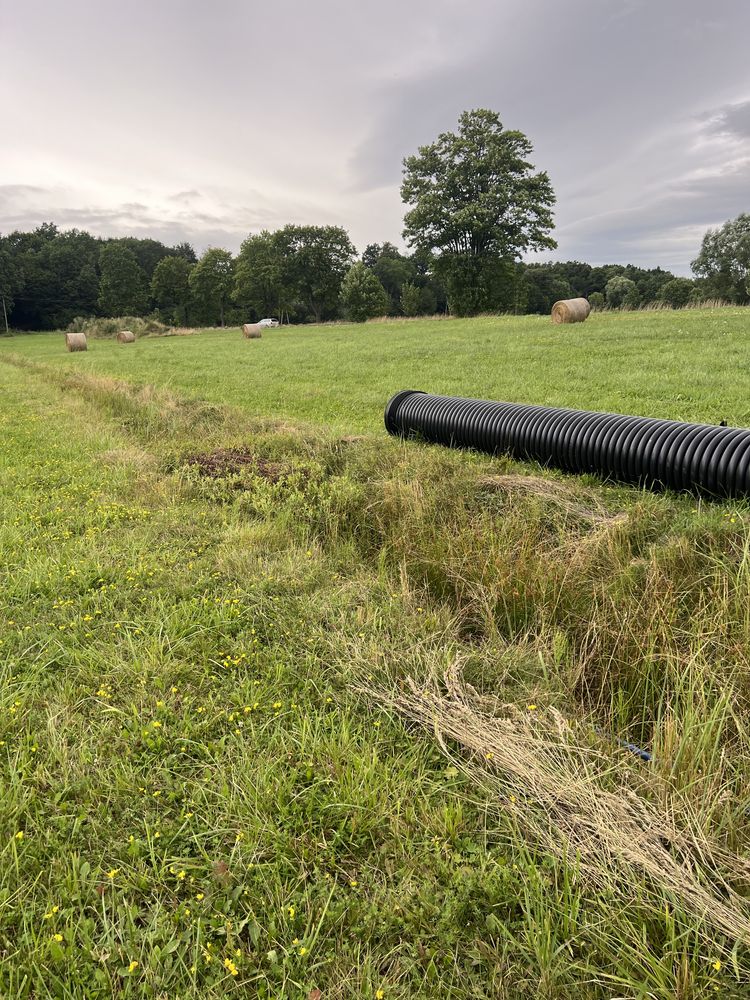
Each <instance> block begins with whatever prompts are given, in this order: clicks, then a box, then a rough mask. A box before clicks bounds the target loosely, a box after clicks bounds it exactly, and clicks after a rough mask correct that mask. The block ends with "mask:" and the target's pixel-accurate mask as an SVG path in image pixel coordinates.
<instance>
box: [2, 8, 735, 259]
mask: <svg viewBox="0 0 750 1000" xmlns="http://www.w3.org/2000/svg"><path fill="white" fill-rule="evenodd" d="M0 39H1V40H2V46H1V51H0V135H2V146H1V147H0V148H1V149H2V153H1V154H0V232H8V231H9V230H11V229H14V228H30V227H32V226H34V225H37V224H38V223H40V222H42V221H46V220H52V221H55V222H57V223H58V224H59V225H60V226H62V227H66V228H67V227H73V226H77V227H79V228H85V229H88V230H90V231H91V232H94V233H98V234H102V235H148V236H154V237H156V238H159V239H162V240H164V241H165V242H167V243H175V242H177V241H180V240H183V239H187V240H190V241H191V242H192V243H193V244H194V245H195V246H196V247H197V248H199V249H202V248H204V247H205V246H208V245H218V246H225V247H227V248H229V249H231V250H236V249H237V248H238V247H239V244H240V242H241V241H242V239H243V238H244V237H245V236H246V235H247V234H248V233H249V232H257V231H259V230H260V229H263V228H275V227H277V226H280V225H283V224H285V223H287V222H299V223H316V224H325V223H331V224H336V225H342V226H345V227H346V228H347V229H348V230H349V232H350V234H351V236H352V239H353V240H354V242H355V244H356V246H357V247H358V249H359V250H360V251H361V250H362V249H363V248H364V246H365V244H367V243H369V242H382V241H383V240H392V241H394V242H398V243H400V242H401V237H400V234H401V228H402V217H403V206H402V204H401V200H400V197H399V184H400V178H401V161H402V158H403V157H404V156H405V155H407V154H409V153H412V152H415V151H416V149H417V147H418V146H419V145H420V144H423V143H426V142H430V141H431V140H432V139H433V138H434V137H435V136H436V135H437V133H438V132H441V131H445V130H450V129H452V128H453V127H454V126H455V123H456V119H457V116H458V114H459V113H460V112H461V111H462V110H464V109H467V108H475V107H488V108H492V109H494V110H496V111H498V112H499V113H500V115H501V118H502V120H503V122H504V124H505V125H506V127H509V128H517V129H521V130H522V131H524V132H526V133H527V135H528V136H529V138H530V139H531V141H532V143H533V145H534V162H535V164H536V166H537V167H538V168H543V169H546V170H547V171H548V172H549V174H550V177H551V180H552V183H553V186H554V188H555V191H556V193H557V210H556V222H557V229H556V237H557V240H558V242H559V249H558V251H556V252H555V254H554V255H552V256H554V257H555V258H557V259H574V258H577V259H581V260H588V261H590V262H592V263H605V262H610V261H619V262H632V263H638V264H643V265H649V266H652V265H656V264H660V265H662V266H664V267H668V268H671V269H672V270H674V271H677V272H679V273H688V271H689V262H690V260H691V258H692V257H694V256H695V253H696V252H697V249H698V246H699V243H700V238H701V236H702V234H703V232H704V231H705V229H706V228H707V227H708V226H712V225H717V224H720V223H721V222H723V221H724V220H726V219H728V218H730V217H734V216H736V215H738V214H739V213H740V212H742V211H750V46H749V43H748V40H750V2H748V0H710V2H709V0H380V2H379V3H377V4H373V3H365V2H363V0H359V2H358V0H263V2H261V0H213V2H212V3H207V2H206V0H128V2H122V0H118V2H113V0H64V2H62V0H23V2H22V3H21V2H19V0H0Z"/></svg>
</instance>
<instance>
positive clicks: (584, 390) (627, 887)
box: [0, 309, 750, 1000]
mask: <svg viewBox="0 0 750 1000" xmlns="http://www.w3.org/2000/svg"><path fill="white" fill-rule="evenodd" d="M749 360H750V310H742V309H725V310H716V311H710V312H709V311H706V312H703V311H697V310H696V311H685V312H676V313H669V312H660V313H656V312H654V313H638V314H622V315H616V314H605V315H596V314H595V315H594V316H592V317H591V319H590V320H589V321H587V323H586V324H585V325H583V326H580V327H570V328H554V327H552V326H551V325H550V324H549V323H548V322H547V321H546V320H542V319H536V318H527V317H524V318H519V319H512V318H484V319H479V320H473V321H459V320H445V321H434V322H433V321H413V322H402V323H385V324H367V325H365V326H363V327H350V326H331V327H318V328H299V329H290V330H275V331H270V332H268V333H267V334H266V335H264V337H263V339H262V340H260V341H244V340H243V339H242V338H241V336H240V334H239V333H238V331H236V330H227V331H208V332H203V333H199V334H196V335H195V336H187V337H168V338H153V339H143V340H139V341H138V342H136V343H135V344H134V345H132V346H122V345H117V344H116V343H114V342H112V341H104V340H92V341H90V343H89V350H88V352H86V353H85V354H83V353H81V354H67V353H66V352H65V350H64V346H63V338H62V335H60V334H49V335H48V334H38V335H28V336H16V337H14V338H8V339H2V340H0V380H1V381H0V386H1V387H2V392H1V393H0V426H1V427H2V440H3V445H4V447H3V449H2V453H1V454H0V477H1V478H0V481H1V482H2V484H3V489H2V492H1V493H0V552H1V553H2V566H1V568H0V573H2V597H1V598H0V600H1V601H2V607H0V669H1V670H2V685H1V686H0V854H1V855H2V864H1V865H0V996H2V997H6V996H7V997H9V998H16V997H18V998H25V997H29V998H31V997H33V998H42V997H43V998H48V997H49V998H52V997H54V998H66V1000H68V998H70V1000H84V998H85V1000H90V998H99V997H101V998H105V997H113V996H114V997H131V998H140V997H154V998H163V1000H166V998H170V1000H171V998H176V997H180V998H218V997H223V996H227V995H228V996H238V997H244V996H247V997H256V996H258V997H268V998H280V997H291V998H308V1000H329V998H350V997H351V998H354V997H365V998H377V1000H381V998H404V1000H406V998H438V997H439V998H451V1000H468V998H507V1000H516V998H528V1000H532V998H539V997H542V998H549V1000H552V998H555V1000H558V998H566V1000H567V998H570V1000H573V998H575V1000H604V998H615V997H623V998H624V997H627V998H631V997H632V998H639V1000H641V998H642V1000H646V998H659V1000H667V998H680V1000H688V998H701V997H706V996H713V995H716V996H721V997H729V998H733V1000H740V998H744V997H747V995H748V990H749V989H750V950H749V947H748V946H749V945H750V898H749V897H750V863H749V862H748V852H749V851H750V791H748V789H749V788H750V784H749V782H748V778H750V765H749V764H748V733H749V732H750V531H749V530H748V529H749V527H750V507H749V506H748V504H747V503H745V502H732V503H713V502H706V501H698V500H696V499H695V498H692V497H686V496H675V495H671V494H662V495H655V494H650V493H644V492H641V491H639V490H636V489H630V488H626V487H618V486H613V485H605V484H601V483H599V482H597V481H596V480H594V479H592V478H590V477H583V478H581V477H571V476H563V475H561V474H559V473H556V472H554V471H552V470H540V469H539V468H535V467H533V466H530V465H523V464H519V463H514V462H511V461H510V460H508V459H505V458H503V457H496V458H492V457H489V456H484V455H474V454H468V453H460V452H454V451H449V450H446V449H439V448H433V447H428V446H424V445H420V444H417V443H410V444H404V443H400V442H397V441H395V440H391V439H389V438H388V437H387V435H386V434H385V432H384V431H383V430H382V410H383V406H384V404H385V402H386V400H387V398H388V397H389V396H390V394H391V393H392V392H393V391H396V390H397V389H400V388H404V387H416V388H424V389H428V390H434V391H445V392H455V393H461V394H465V395H472V396H485V397H491V398H498V399H514V400H524V401H529V402H544V403H554V404H561V405H570V406H576V407H582V408H592V409H593V408H601V409H612V410H616V411H621V412H633V413H643V414H648V415H654V416H670V417H678V418H684V419H691V420H705V421H708V422H716V421H718V420H719V419H721V418H725V419H727V420H728V421H729V423H731V424H741V425H745V426H748V425H750V402H749V401H748V396H747V391H746V384H747V382H746V378H745V370H746V368H747V364H748V361H749ZM621 741H632V742H633V743H636V744H638V745H639V746H641V747H647V748H648V749H649V750H651V751H652V752H653V760H652V761H651V762H650V763H646V762H644V761H642V760H640V759H639V758H638V757H636V756H635V755H634V754H632V753H631V752H629V751H628V750H626V749H624V748H623V747H622V746H621Z"/></svg>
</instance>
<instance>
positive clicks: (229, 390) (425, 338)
mask: <svg viewBox="0 0 750 1000" xmlns="http://www.w3.org/2000/svg"><path fill="white" fill-rule="evenodd" d="M0 350H1V351H2V352H3V354H4V353H6V352H8V351H12V352H16V353H18V354H20V355H22V356H24V357H27V358H29V359H33V360H36V361H40V362H44V363H46V364H55V365H60V366H61V368H63V369H64V370H73V371H77V372H86V373H87V374H99V375H104V374H106V375H111V376H113V377H114V378H118V379H125V380H127V381H129V382H135V383H141V384H144V383H155V384H157V385H161V386H166V387H168V388H171V389H174V390H175V391H177V392H179V393H183V394H186V395H189V396H192V397H196V398H200V399H209V400H212V401H214V402H220V403H229V404H232V405H234V406H240V407H242V408H243V409H244V410H246V411H247V412H249V413H251V414H254V415H257V416H261V417H268V416H279V417H292V418H295V419H298V420H307V421H313V422H316V423H320V424H325V425H327V426H332V427H335V428H336V429H339V430H342V431H344V432H346V431H356V432H361V431H379V430H380V429H381V427H382V414H383V408H384V406H385V402H386V400H387V399H388V398H389V396H390V395H391V394H392V393H393V392H395V391H397V390H398V389H403V388H413V389H426V390H427V391H429V392H444V393H449V394H453V395H465V396H474V397H479V398H486V399H506V400H510V401H512V402H529V403H544V404H549V405H551V406H572V407H576V408H580V409H602V410H613V411H614V412H622V413H640V414H644V415H650V416H657V417H673V418H675V419H680V420H705V421H707V422H713V421H717V422H718V420H721V419H722V418H725V419H727V420H728V421H729V423H734V424H737V425H742V426H750V397H749V396H748V393H747V391H746V384H745V381H744V379H743V378H742V377H741V374H740V373H741V372H743V371H744V370H746V368H747V366H748V362H750V315H749V314H748V311H747V310H746V309H741V308H735V309H716V310H698V309H687V310H682V311H679V312H666V313H664V312H641V313H611V312H610V313H594V314H593V315H592V316H591V317H590V318H589V319H588V320H587V322H586V323H585V324H584V325H583V326H570V327H565V326H563V327H560V326H553V325H552V324H551V323H550V321H549V319H548V318H547V317H536V316H523V317H487V318H483V319H475V320H416V321H415V320H410V321H406V322H404V321H395V322H389V323H368V324H365V325H364V326H363V325H332V326H319V327H290V328H286V329H285V328H279V329H276V330H270V331H268V332H267V333H265V334H264V336H263V339H262V340H255V341H252V340H251V341H245V340H243V339H242V336H241V334H240V332H239V330H237V329H228V330H214V331H206V332H204V333H202V334H201V335H200V336H191V337H167V338H163V337H156V338H153V339H150V338H145V339H143V340H140V341H139V342H138V343H137V344H136V345H135V346H134V347H129V348H128V347H124V346H123V345H120V344H117V343H116V342H115V341H114V340H91V341H90V342H89V350H88V351H87V352H86V354H85V355H83V354H77V355H68V354H67V353H66V352H65V350H64V348H63V346H62V337H61V335H60V334H43V335H39V334H36V335H33V336H18V337H16V338H14V339H12V340H7V341H5V342H3V343H2V345H0Z"/></svg>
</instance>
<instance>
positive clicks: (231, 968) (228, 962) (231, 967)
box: [224, 958, 240, 976]
mask: <svg viewBox="0 0 750 1000" xmlns="http://www.w3.org/2000/svg"><path fill="white" fill-rule="evenodd" d="M224 968H225V969H226V970H227V972H229V973H230V974H231V975H232V976H239V974H240V972H239V969H238V968H237V966H236V965H235V964H234V962H233V961H232V959H231V958H225V959H224Z"/></svg>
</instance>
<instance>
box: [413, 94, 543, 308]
mask: <svg viewBox="0 0 750 1000" xmlns="http://www.w3.org/2000/svg"><path fill="white" fill-rule="evenodd" d="M531 152H532V146H531V143H530V142H529V140H528V138H527V137H526V136H525V135H524V134H523V132H517V131H510V130H507V129H505V128H504V127H503V124H502V122H501V121H500V117H499V116H498V115H497V114H496V113H495V112H494V111H488V110H486V109H478V110H475V111H465V112H464V113H463V114H462V115H461V116H460V118H459V122H458V131H457V132H456V133H454V132H444V133H442V134H441V135H439V136H438V138H437V140H436V141H435V142H434V143H432V144H430V145H428V146H421V147H420V149H419V152H418V154H417V155H415V156H409V157H407V158H406V159H405V160H404V179H403V183H402V185H401V197H402V199H403V201H404V202H405V203H406V204H407V205H409V206H410V208H409V210H408V211H407V212H406V215H405V216H404V236H405V238H406V239H407V240H408V242H409V244H410V245H411V246H414V247H417V248H418V249H427V250H436V251H438V253H439V254H440V260H439V264H438V269H439V273H440V274H441V276H442V277H443V278H444V280H445V283H446V285H447V287H448V297H449V302H450V305H451V308H452V309H453V310H454V311H456V312H461V313H476V312H480V311H482V310H491V309H495V308H496V307H497V304H498V300H499V299H500V298H502V294H501V285H502V284H503V283H504V282H505V281H507V280H508V279H509V278H510V279H511V280H512V277H513V271H512V268H511V267H509V266H508V265H509V264H510V265H512V264H513V263H514V262H515V260H517V259H518V258H519V257H520V256H521V255H522V254H523V253H525V252H526V251H529V250H542V249H553V248H554V247H556V246H557V244H556V243H555V241H554V239H552V237H551V236H550V231H551V230H552V227H553V219H552V206H553V205H554V202H555V195H554V192H553V190H552V185H551V183H550V180H549V177H548V176H547V174H546V173H545V172H544V171H541V172H538V173H535V172H534V167H533V165H532V164H531V163H530V162H529V160H528V157H529V156H530V154H531ZM506 295H507V293H506Z"/></svg>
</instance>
